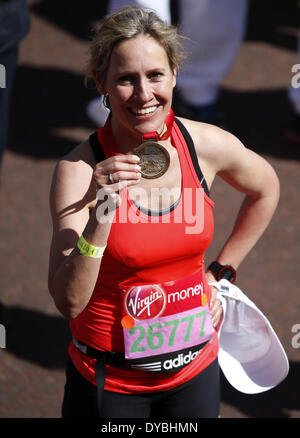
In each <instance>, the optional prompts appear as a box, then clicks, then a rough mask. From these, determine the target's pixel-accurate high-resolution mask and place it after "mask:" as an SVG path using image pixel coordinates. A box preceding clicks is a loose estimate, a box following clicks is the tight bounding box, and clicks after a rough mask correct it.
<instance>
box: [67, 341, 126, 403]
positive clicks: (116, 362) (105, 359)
mask: <svg viewBox="0 0 300 438" xmlns="http://www.w3.org/2000/svg"><path fill="white" fill-rule="evenodd" d="M73 343H74V345H75V347H76V348H78V350H79V351H81V352H82V353H84V354H86V355H87V356H89V357H92V358H93V359H96V363H95V377H96V385H97V403H98V410H99V411H100V408H101V402H102V397H103V391H104V386H105V376H106V365H112V366H115V367H122V366H124V365H125V355H124V353H115V352H113V351H101V350H98V349H97V348H93V347H90V346H89V345H85V344H83V343H82V342H80V341H78V340H75V339H74V338H73Z"/></svg>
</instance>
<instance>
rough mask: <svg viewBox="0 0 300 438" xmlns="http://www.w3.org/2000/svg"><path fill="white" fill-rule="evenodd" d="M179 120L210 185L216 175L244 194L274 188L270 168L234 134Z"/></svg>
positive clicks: (275, 177) (275, 184)
mask: <svg viewBox="0 0 300 438" xmlns="http://www.w3.org/2000/svg"><path fill="white" fill-rule="evenodd" d="M180 120H181V122H182V123H183V124H184V126H185V127H186V129H187V130H188V132H189V134H190V135H191V137H192V139H193V142H194V145H195V150H196V154H197V156H198V160H199V163H200V164H201V166H202V167H203V170H204V174H205V176H206V175H207V179H208V182H209V183H210V184H211V183H212V181H213V180H214V178H215V176H216V175H218V176H220V177H221V178H222V179H223V180H225V181H226V182H227V183H229V184H230V185H232V186H233V187H235V188H236V189H238V190H239V191H242V192H244V193H261V192H262V191H263V190H264V187H266V188H270V187H273V188H274V190H275V189H276V187H277V186H278V184H279V183H278V178H277V176H276V174H275V171H274V169H273V168H272V167H271V165H270V164H269V163H268V162H267V161H266V160H265V159H264V158H263V157H262V156H261V155H259V154H257V153H255V152H254V151H252V150H251V149H249V148H247V147H245V146H244V145H243V143H242V142H241V141H240V140H239V139H238V138H237V137H236V136H235V135H233V134H231V133H230V132H227V131H224V130H223V129H220V128H218V127H216V126H213V125H209V124H205V123H199V122H194V121H192V120H188V119H180ZM276 190H277V189H276Z"/></svg>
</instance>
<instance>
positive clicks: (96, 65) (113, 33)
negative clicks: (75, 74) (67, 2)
mask: <svg viewBox="0 0 300 438" xmlns="http://www.w3.org/2000/svg"><path fill="white" fill-rule="evenodd" d="M140 34H143V35H148V36H150V37H152V38H154V39H155V40H156V41H157V42H158V43H159V44H160V45H161V46H162V47H163V48H164V49H165V51H166V54H167V56H168V60H169V65H170V68H171V70H172V71H173V70H174V69H175V68H176V69H178V68H179V67H180V65H181V62H182V60H183V59H184V58H185V53H184V48H183V46H182V44H181V43H180V38H181V36H180V35H179V34H178V32H177V28H176V27H175V26H171V25H169V24H167V23H166V22H164V21H163V20H161V19H160V18H159V17H158V16H157V15H156V14H155V13H154V12H152V11H146V10H144V9H142V8H140V7H138V6H129V7H126V8H122V9H120V10H119V11H117V12H115V13H113V14H111V15H109V16H107V17H106V18H105V19H104V20H103V21H102V22H101V24H100V26H99V27H98V28H95V29H94V37H93V39H92V41H91V43H90V50H89V60H88V63H87V65H86V69H85V75H86V80H87V79H89V78H90V77H95V76H96V77H97V79H98V81H99V83H100V84H101V85H104V84H105V80H106V75H107V70H108V68H109V62H110V57H111V54H112V51H113V49H114V48H115V47H116V45H117V44H118V43H119V42H121V41H124V40H126V39H130V38H134V37H136V36H138V35H140Z"/></svg>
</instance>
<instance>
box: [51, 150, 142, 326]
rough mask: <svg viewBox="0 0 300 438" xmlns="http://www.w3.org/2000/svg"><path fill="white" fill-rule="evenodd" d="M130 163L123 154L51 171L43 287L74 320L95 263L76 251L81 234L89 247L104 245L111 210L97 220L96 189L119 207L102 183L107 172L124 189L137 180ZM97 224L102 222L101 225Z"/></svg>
mask: <svg viewBox="0 0 300 438" xmlns="http://www.w3.org/2000/svg"><path fill="white" fill-rule="evenodd" d="M136 163H137V160H136V158H132V156H129V155H123V156H118V157H112V158H109V159H107V160H105V161H103V162H102V163H100V164H98V165H97V166H96V167H95V170H94V171H93V169H92V168H91V166H89V165H88V164H87V163H84V162H82V161H68V160H62V161H60V162H59V163H58V165H57V166H56V169H55V172H54V176H53V181H52V185H51V190H50V210H51V216H52V222H53V235H52V242H51V249H50V260H49V273H48V287H49V291H50V294H51V295H52V297H53V299H54V302H55V305H56V307H57V308H58V310H59V311H60V312H61V313H62V314H63V315H64V316H65V317H66V318H69V319H73V318H75V317H76V316H77V315H78V314H79V313H80V312H81V311H82V310H83V309H84V308H85V307H86V305H87V304H88V302H89V300H90V298H91V295H92V293H93V290H94V287H95V284H96V281H97V278H98V274H99V268H100V264H101V259H94V258H91V257H87V256H84V255H82V254H81V253H80V251H79V249H78V248H77V242H78V239H79V237H80V236H81V234H83V236H84V238H85V239H86V240H87V241H88V242H89V243H90V244H92V245H94V246H99V247H103V246H105V245H106V242H107V239H108V236H109V232H110V228H111V223H112V221H113V218H114V214H115V209H113V211H111V212H110V213H109V215H106V216H105V219H106V220H104V221H100V217H99V215H97V208H98V207H99V205H100V203H101V202H102V201H97V203H96V206H95V207H94V208H91V205H95V197H96V188H98V189H99V188H101V189H103V190H104V191H105V193H108V194H109V195H110V196H112V197H113V198H114V202H115V205H116V206H118V202H119V194H118V191H119V188H120V184H118V183H116V184H112V185H109V186H108V184H107V175H108V173H112V174H113V175H114V176H115V178H116V180H118V181H120V183H124V185H127V186H128V185H132V184H136V183H137V182H138V180H139V178H138V173H137V172H138V169H137V168H136V167H135V165H136ZM101 222H102V223H101Z"/></svg>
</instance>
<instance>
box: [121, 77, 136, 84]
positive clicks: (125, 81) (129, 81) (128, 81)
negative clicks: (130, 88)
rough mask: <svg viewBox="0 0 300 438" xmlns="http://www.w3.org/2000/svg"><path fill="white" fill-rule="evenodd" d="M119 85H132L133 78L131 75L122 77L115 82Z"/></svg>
mask: <svg viewBox="0 0 300 438" xmlns="http://www.w3.org/2000/svg"><path fill="white" fill-rule="evenodd" d="M117 81H118V82H119V83H120V84H132V83H133V82H134V77H133V76H131V75H124V76H121V77H119V78H118V80H117Z"/></svg>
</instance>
